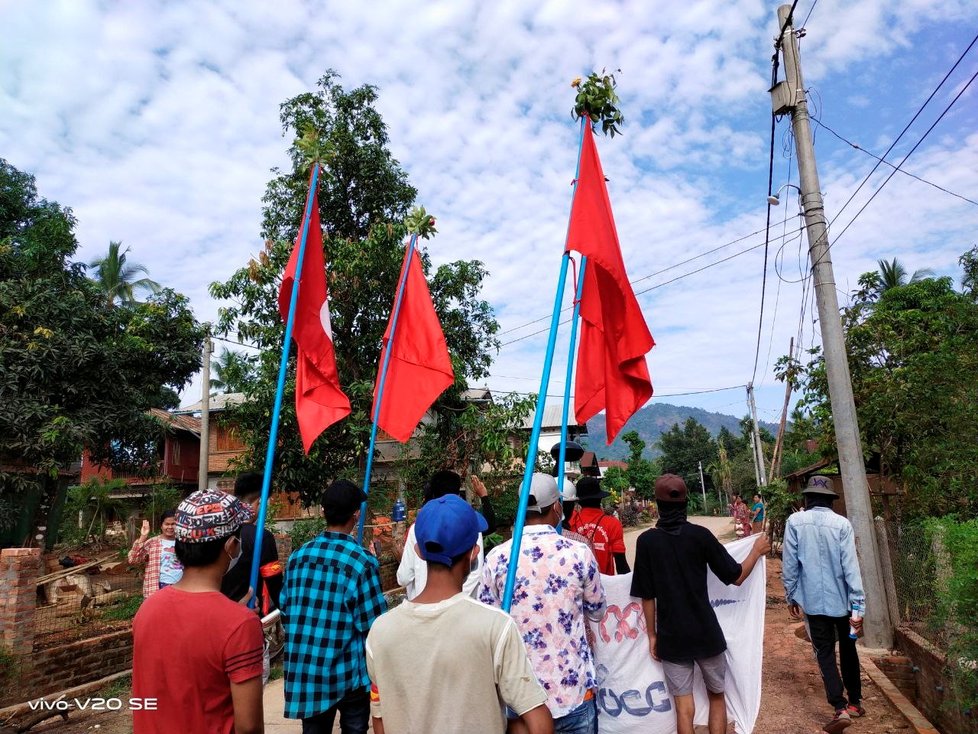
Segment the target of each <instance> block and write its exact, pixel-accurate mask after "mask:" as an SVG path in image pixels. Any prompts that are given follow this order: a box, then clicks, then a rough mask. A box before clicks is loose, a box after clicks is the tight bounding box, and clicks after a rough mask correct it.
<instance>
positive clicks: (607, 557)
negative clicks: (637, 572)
mask: <svg viewBox="0 0 978 734" xmlns="http://www.w3.org/2000/svg"><path fill="white" fill-rule="evenodd" d="M607 496H608V492H606V491H605V490H603V489H601V483H600V480H599V479H596V478H594V477H584V478H582V479H581V480H580V481H579V482H578V483H577V502H578V504H579V505H580V506H581V508H580V509H579V510H578V511H577V512H575V513H574V515H573V517H571V519H570V529H571V530H573V531H574V532H575V533H577V534H578V535H583V536H584V538H585V539H586V540H587V542H588V543H589V544H590V546H591V550H592V551H594V557H595V558H596V559H597V560H598V569H599V570H600V571H601V573H603V574H605V575H606V576H614V575H615V574H616V573H628V572H629V571H630V570H631V569H630V568H629V567H628V561H627V560H626V559H625V531H624V530H623V529H622V527H621V523H620V522H619V521H618V518H616V517H614V516H613V515H609V514H607V513H606V512H605V511H604V510H602V509H601V500H603V499H604V498H605V497H607Z"/></svg>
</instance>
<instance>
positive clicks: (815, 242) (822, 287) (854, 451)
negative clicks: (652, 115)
mask: <svg viewBox="0 0 978 734" xmlns="http://www.w3.org/2000/svg"><path fill="white" fill-rule="evenodd" d="M790 15H791V6H790V5H782V6H781V7H779V8H778V28H779V29H783V32H782V35H781V37H780V38H778V39H777V42H778V47H779V48H780V51H781V54H782V58H783V59H784V76H785V81H782V82H779V83H777V84H776V85H775V86H774V87H773V88H772V89H771V99H772V103H773V111H774V114H776V115H780V114H785V113H790V114H791V127H792V131H793V132H794V136H795V146H796V149H797V153H798V175H799V177H800V179H801V200H802V208H803V210H804V213H805V225H806V229H807V231H808V252H809V256H810V257H811V262H812V273H813V277H814V282H815V299H816V301H817V303H818V321H819V325H820V327H821V331H822V350H823V353H824V355H825V371H826V374H827V377H828V387H829V399H830V401H831V403H832V420H833V423H834V425H835V437H836V443H837V448H838V452H839V469H840V471H841V473H842V483H843V486H844V490H845V502H846V512H847V514H848V516H849V521H850V522H851V523H852V526H853V529H854V530H855V535H856V553H857V555H858V557H859V566H860V571H861V572H862V579H863V587H864V590H865V593H866V601H867V604H866V610H867V613H866V623H865V630H866V637H865V641H866V645H867V646H868V647H871V648H890V647H892V645H893V625H892V621H891V620H890V613H889V606H888V605H887V601H886V590H885V587H884V586H883V573H882V565H881V563H880V554H879V548H878V546H877V542H876V533H875V530H874V527H873V514H872V503H871V502H870V497H869V483H868V482H867V481H866V466H865V464H864V463H863V452H862V445H861V443H860V437H859V424H858V422H857V420H856V405H855V401H854V400H853V396H852V378H851V376H850V374H849V362H848V358H847V356H846V344H845V336H844V334H843V332H842V321H841V319H840V318H839V301H838V298H837V297H836V292H835V276H834V274H833V272H832V259H831V257H830V254H829V248H830V245H829V242H828V237H827V233H826V223H825V209H824V207H823V204H822V193H821V189H820V187H819V181H818V171H817V169H816V167H815V149H814V145H813V142H812V129H811V123H810V121H809V116H808V101H807V99H806V97H805V85H804V83H803V81H802V75H801V64H800V62H799V59H798V41H797V39H796V37H795V32H794V29H793V28H792V26H791V17H790Z"/></svg>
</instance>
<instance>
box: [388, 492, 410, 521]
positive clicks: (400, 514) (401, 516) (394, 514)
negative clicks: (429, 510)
mask: <svg viewBox="0 0 978 734" xmlns="http://www.w3.org/2000/svg"><path fill="white" fill-rule="evenodd" d="M391 519H392V520H393V521H394V522H404V521H405V520H406V519H407V507H406V506H405V504H404V500H402V499H401V498H400V497H398V498H397V499H396V500H395V501H394V507H393V508H392V509H391Z"/></svg>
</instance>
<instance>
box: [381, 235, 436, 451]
mask: <svg viewBox="0 0 978 734" xmlns="http://www.w3.org/2000/svg"><path fill="white" fill-rule="evenodd" d="M409 251H410V250H408V251H406V252H405V254H404V262H403V264H402V265H401V277H400V279H399V280H398V283H400V282H401V281H402V280H404V268H405V267H406V268H407V280H406V281H405V283H404V295H403V297H402V298H401V310H400V312H399V313H398V317H397V331H396V332H395V334H394V339H393V343H392V342H391V338H390V335H391V325H392V324H393V321H394V313H393V309H392V311H391V318H390V321H388V323H387V332H386V333H385V334H384V347H383V349H382V350H381V352H380V367H378V369H377V382H376V383H374V410H376V409H377V391H378V388H379V386H380V372H381V370H382V369H383V365H384V356H385V354H386V352H387V350H388V349H390V350H391V359H390V363H389V364H388V366H387V380H386V381H385V383H384V396H383V402H382V404H381V406H380V415H379V416H378V418H377V425H378V426H379V427H380V428H383V429H384V430H385V431H387V433H389V434H390V435H391V436H393V437H394V438H395V439H397V440H398V441H400V442H401V443H404V442H406V441H407V440H408V439H410V438H411V436H412V434H413V433H414V429H415V428H417V427H418V423H419V422H420V421H421V419H422V418H423V417H424V414H425V412H427V410H428V408H430V407H431V404H432V403H433V402H435V400H436V399H437V398H438V396H439V395H441V394H442V393H443V392H444V391H445V389H446V388H447V387H448V386H449V385H451V384H452V383H453V382H454V381H455V372H454V370H453V369H452V359H451V357H450V356H449V355H448V345H447V344H446V343H445V335H444V333H442V330H441V323H440V322H439V321H438V314H437V313H435V306H434V304H433V303H432V302H431V293H430V292H429V291H428V281H427V280H425V277H424V270H423V269H422V267H421V255H420V254H419V253H418V252H417V251H415V252H414V254H413V255H412V257H411V262H410V265H408V261H407V253H408V252H409ZM396 302H397V297H396V296H395V304H396Z"/></svg>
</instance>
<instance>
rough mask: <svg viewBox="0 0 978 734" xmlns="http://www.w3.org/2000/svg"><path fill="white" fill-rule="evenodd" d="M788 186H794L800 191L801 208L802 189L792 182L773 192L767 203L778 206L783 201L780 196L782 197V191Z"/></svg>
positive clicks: (793, 187) (799, 204) (799, 201)
mask: <svg viewBox="0 0 978 734" xmlns="http://www.w3.org/2000/svg"><path fill="white" fill-rule="evenodd" d="M787 188H792V189H794V190H795V191H797V192H798V209H799V210H800V209H801V189H799V188H798V187H797V186H795V185H794V184H790V183H789V184H785V185H784V186H782V187H781V188H780V189H778V190H777V192H776V193H774V194H771V195H770V196H769V197H767V203H768V204H770V205H771V206H778V205H779V204H780V203H781V198H780V197H781V192H782V191H784V190H785V189H787Z"/></svg>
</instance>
